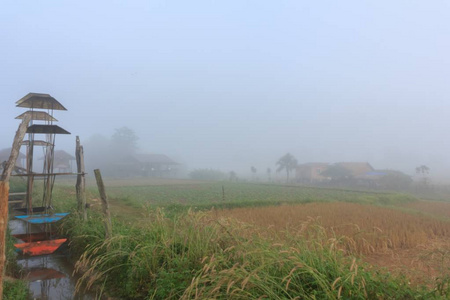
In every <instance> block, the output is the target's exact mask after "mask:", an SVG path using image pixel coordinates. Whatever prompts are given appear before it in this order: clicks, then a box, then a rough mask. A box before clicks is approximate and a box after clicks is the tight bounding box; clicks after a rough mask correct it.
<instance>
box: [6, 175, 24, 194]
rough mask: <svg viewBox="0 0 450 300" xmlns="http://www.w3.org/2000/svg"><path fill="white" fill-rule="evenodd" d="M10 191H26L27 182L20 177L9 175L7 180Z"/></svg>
mask: <svg viewBox="0 0 450 300" xmlns="http://www.w3.org/2000/svg"><path fill="white" fill-rule="evenodd" d="M9 191H10V193H21V192H26V191H27V182H26V180H25V179H22V178H20V177H11V179H10V180H9Z"/></svg>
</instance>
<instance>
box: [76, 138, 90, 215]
mask: <svg viewBox="0 0 450 300" xmlns="http://www.w3.org/2000/svg"><path fill="white" fill-rule="evenodd" d="M75 158H76V161H77V173H78V175H77V183H76V185H75V189H76V192H77V202H78V212H79V213H81V215H82V217H83V220H85V221H86V220H87V212H86V179H85V173H84V171H85V169H84V150H83V146H81V144H80V137H79V136H77V139H76V148H75Z"/></svg>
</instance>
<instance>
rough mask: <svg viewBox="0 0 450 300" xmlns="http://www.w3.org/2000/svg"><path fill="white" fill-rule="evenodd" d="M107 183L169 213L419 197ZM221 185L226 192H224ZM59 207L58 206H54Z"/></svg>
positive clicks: (137, 205)
mask: <svg viewBox="0 0 450 300" xmlns="http://www.w3.org/2000/svg"><path fill="white" fill-rule="evenodd" d="M105 185H106V192H107V195H108V198H109V199H110V201H111V203H112V204H113V205H123V206H128V207H130V208H133V209H135V210H137V211H139V210H140V209H141V208H142V207H144V206H151V207H164V208H165V209H166V212H167V213H175V214H176V213H179V212H183V211H187V210H188V209H194V210H208V209H210V208H212V207H215V208H236V207H249V206H267V205H280V204H285V203H308V202H329V201H344V202H355V203H366V204H375V205H396V204H401V203H406V202H411V201H416V200H417V199H416V198H414V197H413V196H409V195H405V194H398V193H374V192H364V191H352V190H342V189H329V188H313V187H298V186H282V185H274V184H271V185H269V184H251V183H230V182H213V183H201V184H186V185H183V184H178V185H159V186H157V185H156V186H155V185H154V186H108V185H107V180H106V181H105ZM222 187H223V190H224V194H225V195H224V194H223V192H222ZM68 190H73V187H72V186H67V185H57V186H56V187H55V191H54V199H55V203H60V204H61V203H68V201H74V202H75V201H76V200H75V195H74V194H73V192H72V193H71V194H70V193H68V192H67V191H68ZM87 194H88V199H92V198H99V196H98V191H97V188H96V187H95V186H90V187H89V188H88V189H87ZM88 201H89V200H88ZM57 206H58V205H55V207H57ZM59 206H61V205H59ZM63 206H64V204H63Z"/></svg>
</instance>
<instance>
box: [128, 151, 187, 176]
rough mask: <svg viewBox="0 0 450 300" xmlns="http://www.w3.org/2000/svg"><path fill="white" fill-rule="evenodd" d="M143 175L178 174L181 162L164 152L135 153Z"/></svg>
mask: <svg viewBox="0 0 450 300" xmlns="http://www.w3.org/2000/svg"><path fill="white" fill-rule="evenodd" d="M134 158H135V159H136V160H137V161H138V163H139V167H140V172H141V174H142V176H149V177H153V176H159V177H170V176H174V175H176V172H177V166H178V165H180V164H179V163H177V162H175V161H173V160H172V159H171V158H169V157H168V156H167V155H164V154H150V153H141V154H135V155H134Z"/></svg>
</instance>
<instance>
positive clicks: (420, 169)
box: [416, 165, 430, 185]
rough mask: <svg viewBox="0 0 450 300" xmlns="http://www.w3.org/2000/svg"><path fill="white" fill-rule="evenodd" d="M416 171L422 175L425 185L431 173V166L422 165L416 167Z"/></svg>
mask: <svg viewBox="0 0 450 300" xmlns="http://www.w3.org/2000/svg"><path fill="white" fill-rule="evenodd" d="M416 173H417V174H421V175H422V181H423V184H424V185H427V184H428V176H427V175H428V174H429V173H430V168H428V167H427V166H426V165H421V166H418V167H416Z"/></svg>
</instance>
